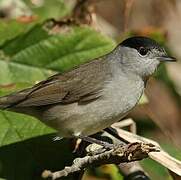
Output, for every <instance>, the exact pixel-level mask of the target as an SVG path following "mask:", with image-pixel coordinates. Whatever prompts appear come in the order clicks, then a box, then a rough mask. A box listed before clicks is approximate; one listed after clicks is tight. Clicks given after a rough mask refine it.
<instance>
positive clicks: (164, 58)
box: [157, 56, 177, 62]
mask: <svg viewBox="0 0 181 180" xmlns="http://www.w3.org/2000/svg"><path fill="white" fill-rule="evenodd" d="M157 59H158V60H159V61H160V62H175V61H177V60H176V58H174V57H171V56H160V57H157Z"/></svg>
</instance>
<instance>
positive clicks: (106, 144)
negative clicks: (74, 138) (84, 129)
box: [78, 135, 114, 149]
mask: <svg viewBox="0 0 181 180" xmlns="http://www.w3.org/2000/svg"><path fill="white" fill-rule="evenodd" d="M78 138H79V139H82V140H83V141H86V142H89V143H92V144H98V145H101V146H103V147H104V148H105V149H112V148H113V147H114V145H113V144H110V143H108V142H105V141H101V140H98V139H95V138H92V137H89V136H81V135H79V136H78Z"/></svg>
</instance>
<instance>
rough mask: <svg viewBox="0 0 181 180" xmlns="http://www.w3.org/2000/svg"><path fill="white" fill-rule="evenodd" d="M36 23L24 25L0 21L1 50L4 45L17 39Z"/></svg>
mask: <svg viewBox="0 0 181 180" xmlns="http://www.w3.org/2000/svg"><path fill="white" fill-rule="evenodd" d="M33 24H34V23H29V24H28V25H27V24H24V23H20V22H17V21H15V20H12V21H7V22H5V21H0V48H1V45H2V44H3V43H5V42H6V41H8V40H11V39H13V38H15V37H16V36H17V35H19V34H21V33H23V32H25V31H27V30H28V29H29V28H30V27H32V25H33Z"/></svg>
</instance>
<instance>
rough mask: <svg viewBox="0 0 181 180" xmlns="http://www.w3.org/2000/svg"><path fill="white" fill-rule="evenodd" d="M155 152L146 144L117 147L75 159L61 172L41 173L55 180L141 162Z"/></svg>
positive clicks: (154, 148)
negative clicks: (97, 168) (92, 169)
mask: <svg viewBox="0 0 181 180" xmlns="http://www.w3.org/2000/svg"><path fill="white" fill-rule="evenodd" d="M157 151H159V149H158V148H156V147H155V146H154V145H152V144H146V143H138V142H136V143H130V144H128V145H117V146H116V147H115V148H113V149H111V150H106V151H104V152H102V153H100V154H96V155H93V156H90V155H89V156H85V157H83V158H76V159H75V160H74V161H73V164H72V166H69V167H65V168H64V169H63V170H61V171H57V172H51V171H48V170H46V171H44V172H43V174H42V177H43V178H52V180H55V179H58V178H60V177H64V176H68V175H69V174H72V173H74V172H77V171H80V170H83V169H85V168H87V167H90V166H99V165H102V164H120V163H124V162H131V161H137V160H141V159H144V158H147V157H148V153H149V152H157Z"/></svg>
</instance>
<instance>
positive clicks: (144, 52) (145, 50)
mask: <svg viewBox="0 0 181 180" xmlns="http://www.w3.org/2000/svg"><path fill="white" fill-rule="evenodd" d="M138 51H139V53H140V54H141V55H142V56H146V55H147V53H148V49H146V48H144V47H140V48H139V50H138Z"/></svg>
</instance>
